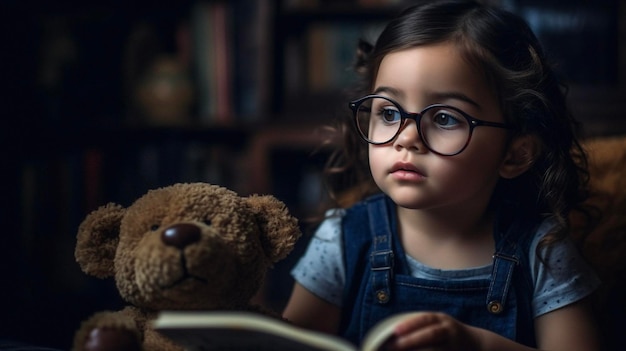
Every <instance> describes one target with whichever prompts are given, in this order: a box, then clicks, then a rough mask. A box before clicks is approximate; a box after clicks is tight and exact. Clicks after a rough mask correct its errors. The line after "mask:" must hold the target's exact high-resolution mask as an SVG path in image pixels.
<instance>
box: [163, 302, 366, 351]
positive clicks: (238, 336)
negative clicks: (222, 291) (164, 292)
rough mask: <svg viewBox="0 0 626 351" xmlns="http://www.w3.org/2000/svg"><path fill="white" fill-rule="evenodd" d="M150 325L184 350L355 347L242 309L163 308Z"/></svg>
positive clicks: (348, 350) (343, 350)
mask: <svg viewBox="0 0 626 351" xmlns="http://www.w3.org/2000/svg"><path fill="white" fill-rule="evenodd" d="M153 326H154V329H155V330H157V331H158V332H160V333H161V334H163V335H165V336H167V337H169V338H170V339H172V340H174V341H175V342H176V343H178V344H180V345H181V346H183V347H184V348H185V350H187V351H204V350H232V351H235V350H259V351H265V350H267V351H281V350H302V351H331V350H332V351H356V350H355V347H354V346H353V345H352V344H350V343H348V342H347V341H345V340H343V339H340V338H338V337H336V336H333V335H328V334H323V333H317V332H313V331H310V330H306V329H303V328H299V327H296V326H293V325H291V324H289V323H287V322H283V321H280V320H277V319H274V318H270V317H265V316H262V315H258V314H253V313H246V312H169V311H168V312H163V313H162V314H161V315H160V316H159V318H157V320H155V321H154V323H153Z"/></svg>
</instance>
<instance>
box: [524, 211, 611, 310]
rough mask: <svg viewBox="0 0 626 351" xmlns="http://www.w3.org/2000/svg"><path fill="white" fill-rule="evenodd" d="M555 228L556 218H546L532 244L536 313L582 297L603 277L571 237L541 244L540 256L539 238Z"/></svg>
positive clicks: (593, 288) (531, 256)
mask: <svg viewBox="0 0 626 351" xmlns="http://www.w3.org/2000/svg"><path fill="white" fill-rule="evenodd" d="M553 228H554V224H553V222H551V221H550V220H547V221H545V222H544V223H543V224H542V225H541V226H540V228H539V230H538V232H537V235H536V236H535V238H534V240H533V243H532V245H531V247H530V267H531V274H532V278H533V281H534V283H535V292H534V297H533V310H534V316H535V317H538V316H540V315H542V314H545V313H548V312H551V311H554V310H556V309H559V308H561V307H564V306H567V305H569V304H572V303H574V302H576V301H578V300H581V299H583V298H584V297H586V296H588V295H590V294H591V293H592V292H593V291H594V290H596V289H597V288H598V286H599V285H600V279H599V278H598V276H597V275H596V273H595V272H594V271H593V270H592V269H591V267H590V266H589V265H588V264H587V263H586V262H585V261H584V259H583V257H582V256H581V255H580V253H579V251H578V249H577V248H576V247H575V245H574V243H573V242H572V241H571V240H570V239H564V240H560V241H558V242H556V243H554V244H550V245H548V246H546V247H542V248H540V251H539V253H540V255H541V257H542V259H539V257H537V255H536V252H537V251H536V248H537V246H538V245H539V242H540V241H541V239H542V238H543V237H544V236H545V235H546V234H547V233H549V232H550V230H551V229H553Z"/></svg>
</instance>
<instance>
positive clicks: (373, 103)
mask: <svg viewBox="0 0 626 351" xmlns="http://www.w3.org/2000/svg"><path fill="white" fill-rule="evenodd" d="M402 111H403V110H402V108H401V107H400V106H398V105H397V104H396V103H394V102H392V101H390V100H387V99H385V98H381V97H371V98H368V99H365V100H363V101H362V102H361V104H360V105H359V106H358V108H357V109H356V110H355V118H356V124H357V128H358V130H359V132H360V133H361V135H362V137H363V138H364V139H366V140H367V141H368V142H370V143H373V144H386V143H388V142H391V141H392V140H393V139H394V138H395V137H396V136H397V134H398V133H399V132H400V130H401V129H402V127H403V125H404V124H405V123H402V122H403V120H404V118H403V114H404V116H405V118H406V117H413V118H414V119H417V121H419V128H418V130H419V132H420V136H421V138H422V142H423V143H424V144H425V145H426V146H427V147H428V148H429V149H430V150H431V151H434V152H436V153H440V154H445V155H452V154H456V153H458V152H459V151H461V150H462V149H463V148H464V147H465V145H466V144H467V142H468V140H469V137H470V129H471V127H470V125H469V121H468V120H467V118H466V117H465V116H464V115H463V114H462V113H461V112H460V111H458V110H456V109H455V108H453V107H449V106H443V105H432V106H429V107H427V108H426V109H425V110H424V111H422V112H421V113H420V114H419V115H416V114H407V113H405V112H402ZM420 115H421V116H420Z"/></svg>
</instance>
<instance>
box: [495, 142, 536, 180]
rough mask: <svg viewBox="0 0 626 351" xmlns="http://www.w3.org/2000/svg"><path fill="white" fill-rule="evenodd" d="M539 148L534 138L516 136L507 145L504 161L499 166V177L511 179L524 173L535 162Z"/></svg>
mask: <svg viewBox="0 0 626 351" xmlns="http://www.w3.org/2000/svg"><path fill="white" fill-rule="evenodd" d="M540 149H541V147H540V145H539V140H538V139H537V137H536V136H534V135H530V134H526V135H522V136H518V137H516V138H515V139H513V141H512V142H511V143H510V144H509V148H508V150H507V152H506V155H505V157H504V160H503V161H502V164H501V165H500V176H501V177H502V178H506V179H513V178H515V177H517V176H519V175H521V174H523V173H524V172H526V171H527V170H528V169H529V168H530V166H532V164H533V162H535V160H536V158H537V155H538V154H539V151H540Z"/></svg>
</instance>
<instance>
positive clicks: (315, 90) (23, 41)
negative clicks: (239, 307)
mask: <svg viewBox="0 0 626 351" xmlns="http://www.w3.org/2000/svg"><path fill="white" fill-rule="evenodd" d="M494 2H496V3H499V4H501V5H503V6H505V7H507V8H508V9H510V10H512V11H514V12H517V13H519V14H520V15H522V16H524V17H525V18H526V19H527V20H528V22H529V23H530V24H531V26H532V27H533V29H534V30H535V32H536V33H537V34H538V36H539V37H540V39H541V41H542V42H544V45H545V46H546V49H547V51H548V53H549V54H550V56H551V57H552V59H553V60H554V61H555V62H556V63H557V65H558V70H559V73H560V74H561V75H562V76H563V77H564V79H565V81H566V82H567V83H568V84H569V85H570V88H571V90H570V102H571V105H572V108H573V111H574V113H575V115H576V116H577V117H578V118H579V119H580V120H581V121H582V122H583V126H584V130H583V132H584V136H585V137H596V136H605V135H615V134H623V133H626V117H624V116H623V111H624V109H625V108H626V98H625V97H626V95H625V94H624V92H625V91H626V90H625V84H626V1H625V0H596V1H584V0H580V1H567V2H563V1H557V0H501V1H497V0H496V1H494ZM409 3H410V1H398V0H334V1H331V0H284V1H273V0H231V1H219V0H214V1H208V0H179V1H171V2H147V1H141V2H133V1H125V2H122V1H115V0H113V1H107V2H101V1H93V2H92V1H82V2H75V3H71V2H63V1H47V2H44V1H34V0H24V1H20V0H3V1H2V3H1V5H0V6H1V8H0V12H1V14H0V16H2V21H1V25H2V27H3V29H2V35H3V41H2V47H1V48H0V51H2V57H3V59H2V83H3V84H5V88H4V89H2V91H3V93H2V100H3V110H2V125H1V126H0V133H1V134H0V136H1V143H2V144H1V148H0V150H1V152H2V155H3V157H2V161H3V167H2V178H3V179H5V181H4V184H3V185H4V188H3V191H2V194H1V195H0V198H1V199H2V200H1V201H2V211H1V212H0V216H1V217H0V220H1V223H0V224H1V227H0V228H2V231H3V233H2V241H1V244H0V260H1V261H0V263H1V265H0V273H1V276H0V339H3V338H4V339H13V340H20V341H26V342H30V343H33V344H39V345H45V346H51V347H58V348H62V349H68V348H69V346H70V344H71V338H72V335H73V333H74V331H75V330H76V329H77V328H78V326H79V324H80V321H81V320H83V319H85V318H87V317H88V316H89V315H90V314H92V313H93V312H95V311H98V310H102V309H119V308H121V307H122V305H123V302H122V301H120V299H119V297H118V295H117V292H116V289H115V286H114V284H113V282H112V280H111V281H101V280H98V279H95V278H90V277H87V276H86V275H85V274H83V273H82V272H81V271H80V269H79V267H78V265H77V264H76V263H75V261H74V253H73V251H74V245H75V236H76V231H77V227H78V225H79V224H80V222H81V220H82V219H83V218H84V217H85V216H86V215H87V214H88V213H89V212H90V211H92V210H94V209H95V208H97V207H98V206H100V205H103V204H105V203H107V202H116V203H119V204H122V205H124V206H128V205H130V204H131V203H132V201H133V200H134V199H136V198H137V197H139V196H141V195H142V194H143V193H145V192H146V191H147V190H148V189H152V188H155V187H160V186H164V185H169V184H172V183H175V182H191V181H203V182H211V183H215V184H220V185H223V186H226V187H229V188H231V189H233V190H235V191H237V192H238V193H239V194H240V195H242V196H244V195H249V194H252V193H263V194H272V195H274V196H276V197H278V198H279V199H281V200H283V201H284V202H285V203H286V204H287V205H288V206H289V208H290V210H291V211H292V213H293V214H295V215H296V216H298V217H299V218H305V217H306V216H308V215H310V214H312V213H314V212H315V210H316V206H317V204H319V203H320V201H322V200H323V199H324V195H323V193H324V190H323V187H322V185H321V183H320V178H319V173H320V169H321V167H322V164H323V162H324V153H323V152H322V153H316V152H314V151H315V149H316V147H317V146H318V142H319V139H320V138H319V134H318V133H317V132H316V130H317V128H318V127H320V126H322V125H324V124H325V123H327V122H328V121H330V120H331V119H332V118H333V117H335V116H336V114H337V113H345V112H346V111H345V102H346V101H347V100H348V99H349V98H354V96H350V95H349V93H348V92H347V91H346V88H349V87H350V84H351V83H352V81H353V76H352V75H351V72H350V70H349V67H350V64H351V62H352V59H353V54H354V52H355V49H356V42H357V39H359V38H362V37H364V38H369V39H370V40H374V39H375V38H376V35H377V33H378V32H379V31H380V29H381V26H382V25H383V24H384V23H385V22H386V21H387V20H388V19H389V18H390V17H392V16H393V15H395V14H396V13H397V12H398V11H399V10H400V9H401V8H403V7H405V6H406V5H407V4H409ZM305 229H306V228H305ZM305 245H306V238H305V239H304V240H302V241H301V244H300V247H298V248H297V249H296V251H295V252H294V254H292V255H291V257H290V258H289V259H287V260H285V261H284V262H281V263H280V264H279V265H277V266H276V268H275V269H274V270H273V271H272V273H271V275H270V277H269V278H268V279H269V280H268V284H267V286H266V288H265V289H266V291H265V294H264V296H265V299H266V302H267V303H268V304H270V305H272V306H275V307H276V308H281V307H282V304H284V301H285V299H286V298H287V296H288V294H289V293H290V288H291V284H292V282H291V278H290V277H289V275H288V271H289V268H290V267H291V266H292V265H293V263H294V262H295V259H297V256H298V254H299V252H301V250H302V249H303V247H304V246H305Z"/></svg>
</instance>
